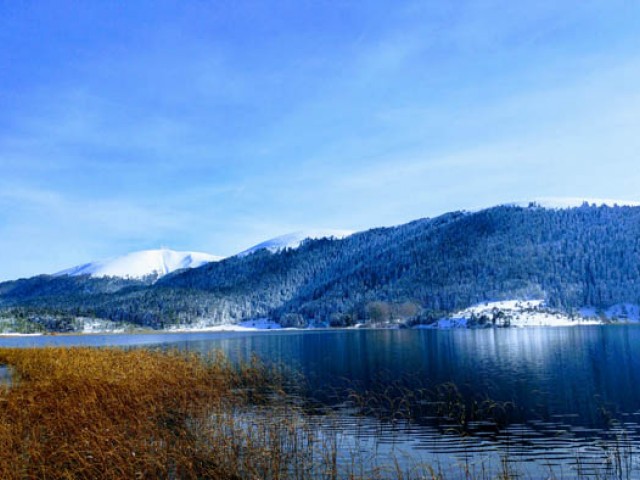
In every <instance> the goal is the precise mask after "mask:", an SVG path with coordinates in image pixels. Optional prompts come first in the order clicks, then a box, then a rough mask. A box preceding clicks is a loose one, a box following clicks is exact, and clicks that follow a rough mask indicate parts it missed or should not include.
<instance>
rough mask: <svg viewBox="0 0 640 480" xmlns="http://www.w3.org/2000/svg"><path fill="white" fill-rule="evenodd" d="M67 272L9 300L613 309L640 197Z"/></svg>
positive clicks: (304, 317)
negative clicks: (196, 261) (154, 269)
mask: <svg viewBox="0 0 640 480" xmlns="http://www.w3.org/2000/svg"><path fill="white" fill-rule="evenodd" d="M29 281H30V280H25V281H23V282H29ZM57 281H60V282H64V281H65V279H64V278H61V279H58V280H56V279H55V278H49V279H48V280H47V282H44V283H47V291H46V295H45V294H43V295H38V293H37V286H35V287H34V288H31V289H28V291H29V295H26V296H25V295H23V294H22V293H20V289H18V290H19V291H18V293H16V290H15V289H11V288H6V284H0V302H1V303H0V306H4V307H5V308H7V307H14V309H15V307H18V309H23V310H25V311H28V310H30V309H33V310H35V309H41V310H42V309H49V310H51V311H56V312H66V313H69V314H74V315H95V316H98V317H102V318H108V319H111V320H116V321H130V322H134V323H138V324H143V325H147V326H154V327H161V326H166V325H167V324H175V323H182V324H189V323H193V322H196V321H200V320H201V319H206V321H207V322H208V323H220V322H237V321H240V320H244V319H250V318H257V317H270V318H273V319H274V320H276V321H281V322H283V323H284V324H286V325H304V324H307V323H308V322H310V321H315V322H327V323H332V324H334V325H348V324H352V323H354V322H356V321H362V320H365V321H366V320H369V319H372V318H373V317H380V316H396V317H403V318H406V319H408V320H413V321H420V322H429V321H431V320H433V319H434V318H437V317H438V316H440V315H442V314H445V313H448V312H453V311H456V310H459V309H463V308H465V307H468V306H470V305H473V304H476V303H479V302H482V301H487V300H499V299H544V300H545V301H546V303H547V304H548V305H550V306H553V307H557V308H559V309H562V310H565V311H571V310H573V309H576V308H579V307H583V306H592V307H596V308H602V309H604V308H607V307H609V306H611V305H614V304H618V303H625V302H628V303H635V304H640V208H638V207H606V206H601V207H595V206H587V205H584V206H582V207H579V208H571V209H545V208H540V207H538V206H535V205H532V206H529V207H517V206H500V207H495V208H491V209H487V210H483V211H479V212H475V213H464V212H457V213H450V214H446V215H443V216H441V217H438V218H435V219H424V220H418V221H415V222H412V223H409V224H406V225H401V226H398V227H393V228H379V229H374V230H369V231H366V232H362V233H357V234H354V235H351V236H349V237H347V238H345V239H342V240H330V239H322V240H308V241H306V242H304V243H303V244H302V245H301V246H300V247H299V248H297V249H288V250H285V251H282V252H279V253H270V252H268V251H266V250H262V251H258V252H256V253H253V254H251V255H248V256H244V257H239V256H238V257H232V258H228V259H226V260H223V261H221V262H217V263H209V264H207V265H205V266H202V267H200V268H196V269H192V270H186V271H180V272H177V273H174V274H170V275H167V276H166V277H164V278H162V279H161V280H159V281H158V282H157V283H155V284H153V285H149V286H143V285H140V284H138V285H131V284H127V285H126V287H127V288H123V289H121V290H118V291H115V292H114V291H113V288H112V287H113V285H110V288H108V289H101V288H92V287H90V286H91V285H94V284H93V282H94V281H95V280H94V279H88V278H86V279H84V280H82V282H81V283H80V284H81V285H82V286H81V287H77V288H81V291H79V290H77V289H76V290H74V288H76V287H74V286H73V285H74V283H73V282H71V283H69V285H71V287H70V288H71V291H66V293H65V288H62V287H61V288H60V289H58V290H56V289H54V288H52V286H51V283H50V282H54V284H55V282H57ZM66 281H67V282H68V280H66ZM39 282H40V283H43V280H42V278H40V280H39ZM3 285H4V286H5V287H3ZM24 288H25V287H24V285H23V286H22V290H24Z"/></svg>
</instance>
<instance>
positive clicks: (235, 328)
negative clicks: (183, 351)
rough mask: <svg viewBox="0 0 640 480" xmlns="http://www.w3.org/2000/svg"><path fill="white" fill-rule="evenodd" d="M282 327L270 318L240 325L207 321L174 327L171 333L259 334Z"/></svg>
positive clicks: (249, 321) (171, 328)
mask: <svg viewBox="0 0 640 480" xmlns="http://www.w3.org/2000/svg"><path fill="white" fill-rule="evenodd" d="M281 329H282V325H280V324H279V323H276V322H274V321H272V320H269V319H268V318H256V319H254V320H245V321H244V322H240V323H222V324H211V323H209V322H208V321H207V320H206V319H203V320H201V321H199V322H197V323H194V324H192V325H189V326H188V327H180V326H174V327H170V328H168V329H167V330H168V331H170V332H259V331H263V330H281Z"/></svg>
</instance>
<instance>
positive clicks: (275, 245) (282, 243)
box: [238, 229, 354, 257]
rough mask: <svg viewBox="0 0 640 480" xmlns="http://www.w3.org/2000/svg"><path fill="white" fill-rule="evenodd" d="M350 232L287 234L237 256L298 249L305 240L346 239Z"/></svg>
mask: <svg viewBox="0 0 640 480" xmlns="http://www.w3.org/2000/svg"><path fill="white" fill-rule="evenodd" d="M352 233H354V232H352V231H350V230H331V229H325V230H301V231H298V232H292V233H288V234H286V235H282V236H279V237H275V238H272V239H270V240H266V241H264V242H262V243H259V244H257V245H254V246H253V247H251V248H248V249H247V250H244V251H242V252H240V253H239V254H238V256H240V257H244V256H246V255H249V254H251V253H253V252H256V251H258V250H262V249H263V248H265V249H267V250H269V251H270V252H274V253H275V252H279V251H280V250H284V249H287V248H298V247H299V246H300V244H301V243H302V242H303V241H305V240H306V239H308V238H309V239H319V238H336V239H341V238H345V237H348V236H349V235H351V234H352Z"/></svg>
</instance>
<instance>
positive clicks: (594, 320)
mask: <svg viewBox="0 0 640 480" xmlns="http://www.w3.org/2000/svg"><path fill="white" fill-rule="evenodd" d="M82 320H83V321H84V322H85V323H84V328H83V329H82V330H81V331H78V332H68V333H55V332H52V333H19V332H0V338H2V337H18V336H39V335H48V334H54V335H105V334H133V335H135V334H149V333H154V334H171V333H216V332H220V333H225V332H238V333H242V332H244V333H251V332H269V331H290V330H298V331H306V330H317V329H319V328H320V327H322V326H320V327H319V326H309V327H305V328H293V327H283V326H282V325H280V324H279V323H277V322H274V321H272V320H269V319H268V318H257V319H253V320H246V321H243V322H239V323H225V324H211V323H209V322H208V321H207V320H201V321H200V322H198V323H195V324H192V325H189V326H184V325H183V326H178V325H176V326H172V327H168V328H165V329H163V330H150V329H142V328H124V327H122V328H119V327H118V326H116V324H114V323H113V322H109V321H104V320H96V319H82ZM609 324H612V325H621V324H640V306H638V305H634V304H628V303H627V304H618V305H614V306H612V307H610V308H608V309H607V310H604V311H598V310H596V309H595V308H592V307H583V308H580V309H578V310H577V311H576V312H575V313H574V314H567V313H564V312H561V311H559V310H555V309H552V308H550V307H548V306H546V305H545V304H544V302H543V301H542V300H501V301H491V302H483V303H480V304H477V305H474V306H472V307H469V308H466V309H464V310H461V311H459V312H455V313H453V314H451V315H448V316H446V317H443V318H440V319H439V320H436V321H435V322H433V323H430V324H423V325H415V326H413V327H411V328H414V329H432V330H449V329H476V328H494V327H508V328H537V327H574V326H586V325H609ZM404 326H405V325H404V324H403V323H402V322H400V321H396V322H394V321H391V322H388V323H386V324H381V325H371V324H358V325H357V326H352V327H329V326H325V328H326V329H331V330H353V329H363V328H364V329H390V328H402V327H404Z"/></svg>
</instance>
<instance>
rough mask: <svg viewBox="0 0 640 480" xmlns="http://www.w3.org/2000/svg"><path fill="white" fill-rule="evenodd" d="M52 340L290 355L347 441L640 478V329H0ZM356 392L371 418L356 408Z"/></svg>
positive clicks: (527, 473) (361, 448)
mask: <svg viewBox="0 0 640 480" xmlns="http://www.w3.org/2000/svg"><path fill="white" fill-rule="evenodd" d="M43 345H66V346H71V345H91V346H105V345H115V346H126V347H133V346H140V345H145V346H153V347H160V348H167V347H168V348H173V347H176V348H180V349H185V350H190V351H198V352H209V351H211V350H217V349H220V350H223V351H224V352H226V353H227V354H228V355H229V356H230V357H231V358H232V359H234V360H243V359H248V358H250V357H251V356H252V355H254V354H255V355H257V356H259V357H261V358H262V359H264V360H266V361H273V362H281V363H283V364H286V365H290V366H292V367H293V368H295V369H296V370H298V371H300V372H301V373H303V374H304V377H305V378H306V379H307V380H306V383H307V388H306V389H305V393H304V395H305V396H306V397H308V398H309V399H313V400H314V401H317V402H318V403H319V404H322V405H326V406H328V407H330V409H331V411H332V414H331V415H328V416H327V415H318V416H317V422H318V425H319V428H322V429H324V430H325V431H328V432H332V433H333V434H334V435H335V436H336V438H338V441H339V442H341V443H342V446H343V449H345V450H347V449H349V450H351V451H357V452H360V454H362V455H365V454H366V453H367V452H371V451H376V452H377V453H379V454H380V455H379V456H380V457H381V458H405V456H406V455H408V456H410V457H411V458H412V460H411V461H421V462H427V463H429V464H431V465H437V466H438V469H440V470H442V471H443V472H444V473H445V474H447V477H449V476H452V477H459V478H464V474H463V471H464V470H465V469H466V470H470V471H473V472H475V473H476V474H479V473H481V472H485V471H486V470H487V469H488V470H491V471H504V469H514V470H517V471H518V472H520V473H521V474H522V475H523V476H524V478H539V476H541V475H543V474H544V475H548V474H549V472H552V473H553V474H554V475H555V476H556V477H557V478H573V477H575V476H578V475H580V476H584V477H594V478H640V326H589V327H568V328H529V329H486V330H322V331H272V332H258V333H180V334H143V335H141V334H135V335H126V334H122V335H119V334H115V335H114V334H111V335H86V336H42V337H13V338H0V346H20V347H32V346H43ZM0 376H2V372H0ZM453 385H455V388H454V387H453ZM409 392H411V394H409ZM424 392H428V393H424ZM353 393H358V394H359V397H360V399H362V400H363V403H364V404H365V405H366V408H365V410H366V413H367V415H364V416H362V415H356V414H355V413H362V411H358V412H356V410H355V409H354V405H353V403H352V402H349V401H348V400H349V399H350V398H352V396H351V394H353ZM418 393H419V394H418ZM434 395H436V396H437V398H434ZM402 398H407V399H409V400H408V402H414V405H410V406H409V407H406V412H410V413H406V412H405V410H403V412H405V413H403V414H401V415H396V416H395V417H393V418H391V417H392V414H393V413H394V411H396V410H397V408H402V409H405V406H401V402H400V400H401V399H402ZM368 399H374V400H375V401H371V402H368V401H367V400H368ZM435 400H437V402H439V404H447V402H448V408H449V410H448V411H451V408H454V409H456V408H457V409H466V411H467V412H468V411H470V410H469V409H472V408H474V407H473V405H476V408H478V407H477V406H478V405H480V406H481V410H482V411H483V412H484V415H483V416H477V417H474V418H472V419H471V421H466V422H460V421H455V420H454V419H448V420H447V421H444V420H443V418H441V417H439V418H436V416H434V415H432V411H431V410H429V408H423V407H424V405H423V404H422V403H420V402H423V403H424V404H429V403H430V402H431V403H433V402H434V401H435ZM474 402H475V403H474ZM389 406H391V407H390V408H389ZM399 406H401V407H399ZM454 413H455V412H454ZM454 416H455V415H454ZM462 423H464V425H462ZM503 459H506V460H507V464H506V465H505V463H504V462H503Z"/></svg>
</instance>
